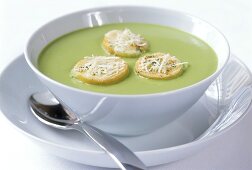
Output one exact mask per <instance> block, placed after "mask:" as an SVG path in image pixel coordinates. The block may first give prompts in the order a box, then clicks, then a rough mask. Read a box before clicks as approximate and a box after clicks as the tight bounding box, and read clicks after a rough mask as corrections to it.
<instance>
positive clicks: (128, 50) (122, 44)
mask: <svg viewBox="0 0 252 170" xmlns="http://www.w3.org/2000/svg"><path fill="white" fill-rule="evenodd" d="M102 45H103V48H104V50H105V51H106V52H107V53H108V54H111V55H116V56H119V57H137V56H139V55H140V54H142V53H144V52H145V51H147V50H148V48H149V44H148V42H147V41H146V40H145V39H144V38H143V37H142V36H140V35H137V34H134V33H133V32H131V31H130V30H129V29H124V30H112V31H109V32H108V33H106V34H105V36H104V39H103V42H102Z"/></svg>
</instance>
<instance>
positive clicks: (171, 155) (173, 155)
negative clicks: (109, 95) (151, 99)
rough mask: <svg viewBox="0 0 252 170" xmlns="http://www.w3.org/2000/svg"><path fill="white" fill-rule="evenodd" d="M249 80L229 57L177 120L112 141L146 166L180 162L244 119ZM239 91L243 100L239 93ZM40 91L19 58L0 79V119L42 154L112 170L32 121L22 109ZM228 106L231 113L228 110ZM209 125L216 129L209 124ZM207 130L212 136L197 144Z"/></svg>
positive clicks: (94, 152) (78, 144) (74, 137)
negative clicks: (0, 113)
mask: <svg viewBox="0 0 252 170" xmlns="http://www.w3.org/2000/svg"><path fill="white" fill-rule="evenodd" d="M251 80H252V78H251V74H250V72H249V71H248V69H247V68H246V66H244V65H243V64H242V63H241V62H240V61H239V60H238V59H237V58H235V57H232V59H231V61H229V64H228V65H227V67H226V68H225V70H224V71H223V73H222V74H221V75H220V77H219V78H218V79H217V80H216V81H215V82H214V83H213V84H212V85H211V86H210V87H209V88H208V90H207V91H206V93H205V94H204V95H203V96H202V97H201V99H200V100H199V101H198V102H197V103H196V104H195V105H194V106H192V108H191V109H190V110H188V111H187V112H186V113H184V114H183V116H181V117H180V118H178V119H177V120H175V121H174V122H173V123H171V124H169V125H167V126H165V127H163V128H161V129H158V130H156V131H155V132H152V133H150V134H147V135H143V136H136V137H117V138H118V139H119V140H120V141H121V142H122V143H124V144H125V145H126V146H128V147H129V148H130V149H131V150H133V151H134V152H135V153H136V154H137V156H138V157H139V158H140V159H141V160H142V161H143V162H144V163H145V164H146V165H147V166H155V165H160V164H164V163H169V162H172V161H176V160H179V159H182V158H185V157H187V156H189V155H191V154H193V153H196V152H197V151H199V150H200V149H202V148H203V147H205V146H207V145H208V144H209V143H210V142H212V141H214V140H215V139H216V138H217V137H219V136H220V134H222V132H225V131H226V130H227V129H230V127H231V125H234V124H235V123H237V122H238V120H240V118H241V117H243V116H244V115H245V113H246V110H247V108H248V107H249V106H250V101H251V97H249V96H251V95H250V94H251V89H250V88H249V90H248V88H247V87H250V86H251ZM245 87H246V89H247V90H246V95H245V94H244V93H243V92H244V90H242V89H244V88H245ZM44 90H46V88H45V87H44V86H43V85H42V84H41V83H40V81H39V80H37V78H36V76H35V75H34V74H33V73H32V71H31V70H30V68H29V67H28V65H27V64H26V62H25V59H24V56H23V55H20V56H19V57H17V59H15V60H14V61H13V62H12V63H11V64H10V65H8V66H7V68H6V69H5V70H4V71H3V73H2V75H1V76H0V92H1V93H0V108H1V111H2V113H3V114H4V115H5V116H6V118H7V119H8V120H9V122H10V123H11V124H13V125H14V126H15V127H16V128H17V129H19V130H20V131H21V132H23V133H24V134H26V135H27V136H28V137H30V138H31V139H33V140H34V142H35V143H37V144H39V145H40V146H41V147H43V149H44V150H46V151H47V152H50V153H52V154H54V155H57V156H59V157H62V158H65V159H68V160H72V161H75V162H79V163H83V164H87V165H92V166H100V167H116V165H115V164H114V162H113V161H111V160H110V158H109V157H108V156H107V155H106V154H105V153H104V152H103V151H102V150H100V149H99V148H97V147H96V146H95V145H94V144H93V143H92V142H90V141H89V140H88V139H87V138H86V137H85V136H83V135H81V134H80V133H78V132H75V131H62V130H58V129H53V128H51V127H48V126H46V125H44V124H42V123H41V122H39V121H38V120H37V119H36V118H35V117H34V116H33V115H32V113H31V112H30V110H29V107H28V103H27V100H28V97H29V96H30V95H31V94H32V93H34V92H37V91H44ZM247 93H249V95H248V94H247ZM238 94H239V95H238ZM234 96H238V97H236V98H235V97H234ZM241 96H242V97H241ZM232 102H233V103H232ZM233 104H235V107H232V105H233ZM224 113H229V117H230V115H231V118H229V117H228V118H226V119H227V120H225V117H227V116H224V121H223V116H221V115H223V114H224ZM220 119H221V120H220ZM214 121H217V123H214V124H213V122H214ZM221 121H222V122H221ZM212 124H213V125H212ZM211 125H212V126H211ZM213 126H215V127H214V128H213ZM209 127H211V129H212V131H210V133H205V135H204V137H203V138H200V139H197V138H199V136H201V135H202V133H203V132H205V131H206V130H207V129H208V128H209ZM196 139H197V140H196Z"/></svg>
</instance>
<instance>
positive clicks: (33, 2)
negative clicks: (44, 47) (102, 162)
mask: <svg viewBox="0 0 252 170" xmlns="http://www.w3.org/2000/svg"><path fill="white" fill-rule="evenodd" d="M115 4H139V5H140V4H144V5H151V6H162V7H166V8H171V9H176V10H180V11H185V12H188V13H190V14H193V15H196V16H199V17H201V18H202V19H205V20H207V21H209V22H210V23H212V24H213V25H215V26H216V27H217V28H219V29H220V30H221V31H222V32H223V33H224V34H225V35H226V37H227V39H228V40H229V42H230V45H231V50H232V52H233V53H235V54H236V55H237V56H238V57H239V58H240V59H241V60H242V61H244V62H245V63H246V64H247V66H248V67H249V68H252V56H251V55H250V53H251V52H252V50H251V49H252V45H251V44H252V1H251V0H229V1H225V0H222V1H220V0H208V1H203V0H191V1H188V0H179V1H178V0H155V1H154V0H153V1H151V0H149V1H148V0H146V1H143V0H137V1H136V0H127V1H124V0H121V1H116V0H107V1H101V0H100V1H98V0H86V1H84V0H75V1H69V0H53V1H50V0H43V1H42V0H41V1H39V0H0V43H1V44H0V72H1V71H2V70H3V68H4V67H6V66H7V65H8V63H10V61H12V60H13V59H14V58H15V57H17V56H18V55H19V54H21V53H22V51H23V48H24V45H25V42H26V40H27V37H28V36H29V35H30V34H31V33H32V32H33V31H34V30H35V29H36V28H37V27H39V26H40V25H41V24H43V23H44V22H46V21H49V20H50V19H52V18H55V17H57V16H60V15H62V14H65V13H68V12H72V11H75V10H80V9H84V8H89V7H95V6H101V5H115ZM13 107H15V106H13ZM251 129H252V108H251V109H250V110H249V113H248V114H247V116H246V117H245V118H244V119H243V120H242V121H241V122H240V123H239V124H237V125H236V126H235V127H233V128H232V129H231V130H230V131H228V132H226V133H225V134H223V135H222V136H221V137H220V138H219V139H218V140H217V141H216V142H214V143H212V144H211V145H210V146H208V147H207V148H206V149H204V150H202V151H201V152H199V153H198V154H196V155H193V156H191V157H188V158H186V159H184V160H180V161H177V162H174V163H171V164H167V165H161V166H158V167H154V168H153V169H154V170H161V169H162V170H163V169H171V170H173V169H174V170H175V169H176V170H203V169H204V170H250V169H252V133H251ZM0 135H1V137H0V169H1V170H8V169H13V170H17V169H26V170H48V169H52V170H81V169H90V170H95V169H101V168H97V167H90V166H85V165H81V164H77V163H74V162H70V161H66V160H63V159H61V158H58V157H55V156H52V155H49V154H47V153H45V152H43V150H41V149H39V148H37V147H36V145H34V144H33V143H32V142H31V141H30V140H29V139H28V138H26V136H24V135H23V134H21V133H20V132H19V131H17V129H15V128H14V127H13V126H11V125H10V123H8V121H7V120H6V118H5V117H4V116H3V115H2V114H0Z"/></svg>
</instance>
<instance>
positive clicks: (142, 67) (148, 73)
mask: <svg viewBox="0 0 252 170" xmlns="http://www.w3.org/2000/svg"><path fill="white" fill-rule="evenodd" d="M187 64H188V63H187V62H180V61H179V59H177V58H176V57H175V56H171V55H170V54H168V53H167V54H165V53H160V52H158V53H153V54H147V55H145V56H143V57H140V58H139V59H138V60H137V62H136V65H135V71H136V73H137V74H139V75H141V76H143V77H146V78H150V79H173V78H176V77H178V76H180V75H181V74H182V73H183V71H184V68H185V67H184V65H187Z"/></svg>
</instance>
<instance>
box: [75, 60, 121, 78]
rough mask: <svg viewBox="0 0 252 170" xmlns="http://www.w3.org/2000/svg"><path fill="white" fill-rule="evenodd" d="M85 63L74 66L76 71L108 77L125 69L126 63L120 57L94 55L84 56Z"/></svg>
mask: <svg viewBox="0 0 252 170" xmlns="http://www.w3.org/2000/svg"><path fill="white" fill-rule="evenodd" d="M84 60H85V62H84V63H83V65H81V66H78V67H74V71H76V72H80V73H81V74H83V76H88V77H90V76H92V77H93V76H95V77H100V78H102V77H108V76H114V75H116V74H118V73H119V72H120V71H121V70H123V69H124V67H125V65H126V63H125V61H124V60H122V59H121V58H119V57H115V56H110V57H105V56H92V57H84Z"/></svg>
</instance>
